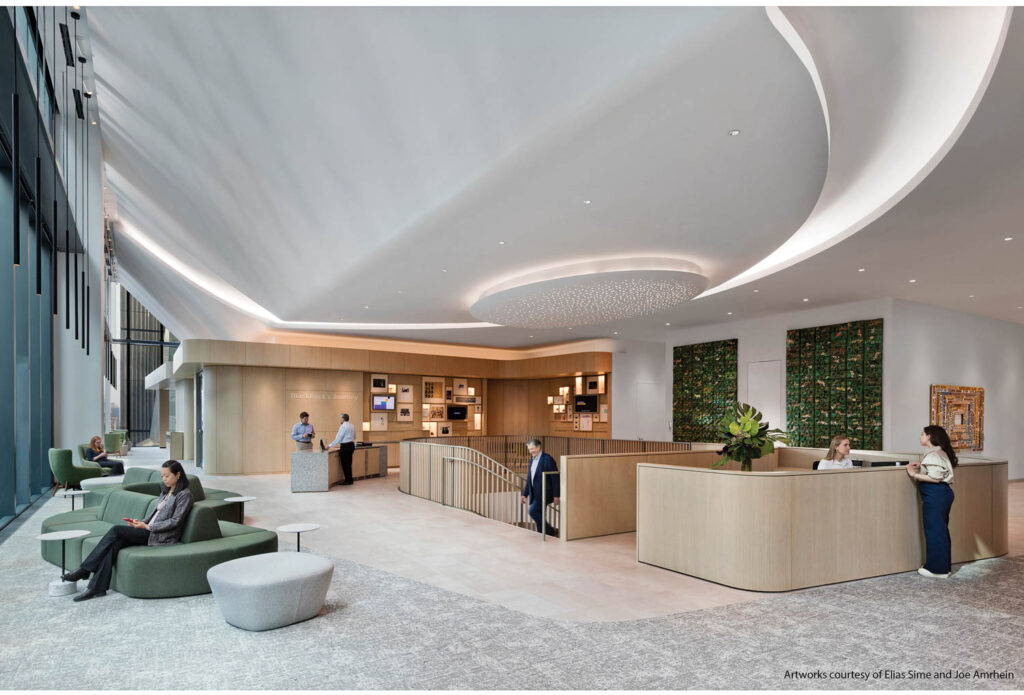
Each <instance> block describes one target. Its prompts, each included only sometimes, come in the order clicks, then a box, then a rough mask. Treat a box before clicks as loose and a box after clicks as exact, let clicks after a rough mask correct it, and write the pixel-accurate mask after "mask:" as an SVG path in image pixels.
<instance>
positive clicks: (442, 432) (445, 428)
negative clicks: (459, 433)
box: [431, 422, 452, 437]
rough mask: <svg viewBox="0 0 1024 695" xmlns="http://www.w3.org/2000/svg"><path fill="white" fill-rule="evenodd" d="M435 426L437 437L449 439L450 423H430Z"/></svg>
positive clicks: (450, 432) (450, 434)
mask: <svg viewBox="0 0 1024 695" xmlns="http://www.w3.org/2000/svg"><path fill="white" fill-rule="evenodd" d="M431 424H436V425H437V436H438V437H450V436H452V423H450V422H438V423H431Z"/></svg>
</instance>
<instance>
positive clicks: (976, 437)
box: [929, 384, 985, 451]
mask: <svg viewBox="0 0 1024 695" xmlns="http://www.w3.org/2000/svg"><path fill="white" fill-rule="evenodd" d="M930 395H931V408H930V416H931V417H930V418H929V422H930V423H931V424H932V425H941V426H942V427H943V428H944V429H945V430H946V432H947V433H948V434H949V441H950V443H951V444H952V445H953V448H954V449H956V450H957V451H981V450H982V449H984V448H985V389H983V388H980V387H977V386H949V385H946V384H932V387H931V394H930Z"/></svg>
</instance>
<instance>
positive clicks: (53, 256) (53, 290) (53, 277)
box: [46, 6, 59, 316]
mask: <svg viewBox="0 0 1024 695" xmlns="http://www.w3.org/2000/svg"><path fill="white" fill-rule="evenodd" d="M50 29H51V30H52V31H53V62H52V63H50V65H51V66H53V70H54V72H53V97H54V98H53V100H51V101H50V112H49V113H48V114H46V115H47V118H49V119H50V123H51V124H53V125H56V122H55V121H54V120H53V113H54V102H55V100H56V97H57V72H56V70H57V8H56V6H54V8H53V11H52V12H51V13H50ZM50 135H51V136H52V137H51V141H52V142H53V220H52V221H51V223H50V294H51V297H50V299H51V300H52V301H51V302H50V305H51V306H50V310H51V311H52V312H53V315H54V316H56V315H57V314H58V311H59V303H58V302H57V131H56V129H55V128H53V127H52V126H51V128H50Z"/></svg>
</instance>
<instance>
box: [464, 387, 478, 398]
mask: <svg viewBox="0 0 1024 695" xmlns="http://www.w3.org/2000/svg"><path fill="white" fill-rule="evenodd" d="M466 394H467V395H470V396H475V395H476V388H475V387H473V386H470V387H469V388H468V389H466Z"/></svg>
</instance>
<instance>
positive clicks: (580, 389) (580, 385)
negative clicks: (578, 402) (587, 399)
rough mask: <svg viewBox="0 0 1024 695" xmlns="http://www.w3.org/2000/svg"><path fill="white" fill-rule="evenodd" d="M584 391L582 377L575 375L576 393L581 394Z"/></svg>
mask: <svg viewBox="0 0 1024 695" xmlns="http://www.w3.org/2000/svg"><path fill="white" fill-rule="evenodd" d="M584 393H585V391H584V390H583V377H581V376H578V377H576V395H577V396H582V395H583V394H584Z"/></svg>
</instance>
